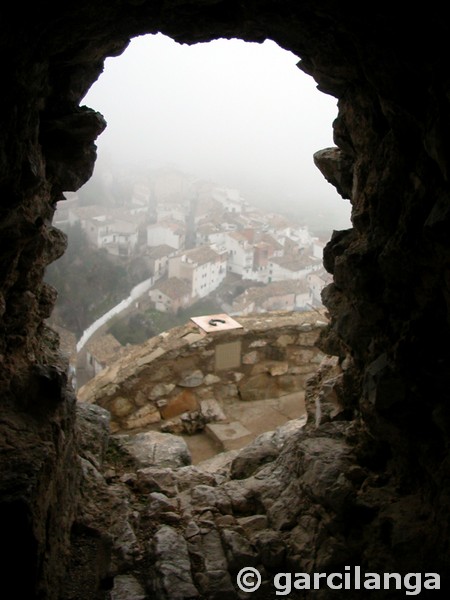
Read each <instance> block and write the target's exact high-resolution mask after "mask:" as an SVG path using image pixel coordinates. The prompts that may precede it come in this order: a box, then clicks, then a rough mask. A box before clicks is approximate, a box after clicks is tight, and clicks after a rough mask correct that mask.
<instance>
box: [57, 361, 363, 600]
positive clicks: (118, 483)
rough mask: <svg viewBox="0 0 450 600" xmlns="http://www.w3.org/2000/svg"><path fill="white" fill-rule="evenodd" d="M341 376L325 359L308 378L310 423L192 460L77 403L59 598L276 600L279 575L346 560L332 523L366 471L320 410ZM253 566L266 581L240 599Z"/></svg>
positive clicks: (179, 445) (178, 446)
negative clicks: (75, 500) (69, 526)
mask: <svg viewBox="0 0 450 600" xmlns="http://www.w3.org/2000/svg"><path fill="white" fill-rule="evenodd" d="M341 376H342V374H341V373H340V369H339V368H338V367H337V363H336V361H332V360H328V361H325V362H324V363H323V365H322V366H321V368H320V369H319V373H318V374H317V375H316V376H315V377H313V378H312V379H311V381H310V385H309V388H308V390H307V394H306V405H307V408H308V410H309V413H310V421H309V423H308V425H307V426H306V427H305V419H304V418H299V419H291V420H289V421H287V422H286V423H285V424H284V425H281V426H279V427H276V428H275V429H274V430H273V431H271V432H266V433H262V434H260V435H259V436H257V437H256V438H255V439H254V440H253V441H252V442H251V443H250V444H249V445H248V446H245V447H244V448H241V449H234V450H230V451H229V452H224V453H221V454H219V455H217V456H215V457H214V458H210V459H209V460H206V461H203V462H199V463H198V464H196V465H192V464H191V463H192V457H191V453H190V451H189V448H188V446H187V444H186V442H185V441H184V440H183V438H182V437H181V436H174V435H172V434H167V433H161V432H159V431H147V432H141V433H138V434H136V435H124V434H122V435H119V434H118V435H112V436H111V435H110V434H109V414H108V412H107V411H106V410H104V409H103V408H101V407H99V406H97V405H95V404H85V403H79V405H78V431H79V436H80V444H81V448H82V453H81V456H80V461H81V466H82V471H83V478H82V487H81V494H80V502H79V507H78V516H77V519H76V523H75V525H74V528H73V532H72V538H73V539H72V548H73V553H72V560H71V569H70V576H69V577H68V578H67V583H66V589H65V595H64V598H63V600H75V599H78V598H83V600H89V599H91V598H92V599H102V600H104V599H110V600H125V599H126V600H144V599H147V598H157V599H161V600H163V599H164V600H169V599H170V600H176V599H188V598H204V599H209V600H221V599H233V598H247V597H248V598H250V597H251V598H258V599H263V598H273V597H275V595H274V588H273V583H272V579H273V576H274V574H275V573H276V572H277V571H280V570H282V571H297V572H298V571H301V572H309V571H311V569H318V568H320V567H324V566H326V565H327V564H329V563H330V559H331V558H332V556H333V554H334V553H336V552H339V553H340V557H341V558H344V559H345V557H347V558H350V556H349V554H350V555H351V552H352V549H351V548H344V547H343V544H342V540H340V539H339V535H333V529H336V523H337V522H340V521H342V520H343V519H344V520H345V519H346V518H348V517H347V515H348V509H349V505H351V504H354V503H355V499H356V497H357V495H358V493H359V490H360V488H361V485H362V483H363V481H364V480H365V479H367V476H368V474H367V473H366V472H364V470H363V469H361V467H358V466H356V465H355V464H354V459H353V452H352V450H351V446H350V445H349V443H348V441H349V439H350V438H351V436H352V429H353V428H354V424H353V425H351V424H350V423H349V422H347V421H345V420H335V421H331V420H330V419H331V418H333V417H332V416H330V413H329V412H328V413H327V406H328V407H330V406H332V410H333V411H334V412H335V413H336V406H337V405H336V394H338V390H339V384H340V378H341ZM319 382H320V384H321V386H322V387H321V388H320V389H322V391H321V392H320V393H319V392H318V390H319V387H318V386H319ZM324 382H325V384H326V385H325V387H324V386H323V384H324ZM324 389H325V390H326V389H328V390H329V394H328V395H329V397H328V399H327V398H326V397H325V396H324V392H323V390H324ZM317 394H319V395H320V398H319V397H318V396H317ZM325 395H326V394H325ZM331 396H333V398H332V403H330V402H329V400H330V398H331ZM317 402H321V404H322V411H321V415H322V416H321V418H320V422H318V423H314V424H313V423H312V421H314V420H315V419H316V418H317V415H316V410H315V407H316V405H317ZM313 413H314V414H315V416H314V417H313ZM316 424H317V425H319V429H317V428H316V427H315V426H316ZM321 540H322V541H321ZM313 549H314V551H313ZM249 566H251V567H256V568H257V569H258V571H259V572H260V574H261V577H262V585H261V588H260V590H259V591H258V592H257V593H256V592H255V593H253V594H244V593H243V592H241V591H240V590H239V589H238V587H237V585H236V575H237V573H238V572H239V570H240V569H241V568H243V567H249ZM319 594H320V592H317V593H316V595H315V596H314V597H317V598H320V597H322V596H320V595H319ZM289 597H291V598H294V597H295V595H294V594H291V595H290V596H289ZM303 597H305V596H303ZM349 597H350V596H349Z"/></svg>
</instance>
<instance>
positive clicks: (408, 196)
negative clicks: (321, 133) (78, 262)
mask: <svg viewBox="0 0 450 600" xmlns="http://www.w3.org/2000/svg"><path fill="white" fill-rule="evenodd" d="M1 12H2V15H1V17H2V18H1V19H0V23H1V25H0V31H1V37H0V44H1V53H0V56H1V58H0V60H1V64H2V71H1V72H2V73H3V78H4V90H3V92H2V95H1V98H0V106H1V111H0V114H1V117H0V118H1V128H0V131H1V133H0V190H1V202H2V204H1V209H0V228H1V237H0V248H1V250H0V317H1V323H0V358H1V371H0V382H1V388H2V395H1V403H2V420H1V423H0V432H1V434H0V447H1V449H2V452H1V455H0V460H1V473H2V475H1V487H0V489H1V505H0V514H1V515H2V522H4V523H5V533H4V536H3V539H2V545H3V546H4V547H5V549H6V552H7V553H8V549H10V550H11V551H10V552H9V557H10V558H9V562H8V561H7V562H6V563H5V564H4V565H3V566H4V573H5V574H4V578H3V581H4V582H5V586H6V582H7V581H11V569H10V567H11V564H13V563H15V562H17V561H20V560H21V559H22V554H21V550H22V549H23V548H26V552H25V560H24V562H23V565H22V566H23V569H24V572H23V579H22V580H21V581H13V586H15V589H16V590H17V592H20V591H22V592H24V593H25V594H26V595H27V596H28V597H32V594H34V595H35V597H39V598H57V597H58V590H59V586H60V583H61V581H62V578H63V577H64V560H63V559H62V557H64V556H66V554H67V553H66V551H67V548H68V546H69V533H70V527H71V523H72V521H73V518H74V515H75V513H76V509H77V506H76V504H77V502H76V498H77V495H76V490H77V488H78V485H79V482H80V478H81V471H80V469H79V463H78V461H77V452H78V447H77V440H76V436H75V411H74V402H75V401H74V398H73V397H72V396H71V394H70V392H68V390H67V388H66V381H65V371H64V365H62V364H61V362H60V359H59V357H58V348H57V340H55V339H54V337H53V336H52V334H51V333H50V332H49V331H48V330H47V329H46V328H45V326H44V324H43V321H44V319H45V318H46V317H47V316H48V315H49V314H50V312H51V310H52V306H53V304H54V300H55V292H54V290H52V289H51V288H49V287H48V286H46V285H45V284H43V282H42V277H43V272H44V269H45V266H46V265H47V264H49V263H50V262H51V261H52V260H54V259H55V258H57V257H58V256H59V255H60V254H61V253H62V252H63V251H64V247H65V240H64V236H63V235H62V234H61V233H60V232H58V231H57V230H55V229H54V228H53V227H52V225H51V220H52V215H53V211H54V206H55V203H56V201H58V200H59V199H60V198H61V194H62V192H63V191H68V190H74V189H77V188H78V187H80V185H81V184H82V183H84V181H86V180H87V179H88V178H89V177H90V175H91V173H92V168H93V164H94V160H95V145H94V140H95V138H96V137H97V135H98V134H99V133H100V132H101V131H102V130H103V128H104V126H105V124H104V122H103V120H102V118H101V117H100V116H99V115H98V114H96V113H95V112H94V111H91V110H90V109H86V108H80V107H79V100H80V98H82V97H83V95H84V93H85V92H86V90H87V89H88V88H89V87H90V85H91V84H92V83H93V81H94V80H95V79H96V77H97V76H98V74H99V73H100V72H101V69H102V64H103V60H104V59H105V57H106V56H111V55H115V54H118V53H120V52H122V51H123V49H124V48H125V47H126V44H127V41H128V40H129V39H130V37H132V36H135V35H140V34H144V33H155V32H157V31H161V32H163V33H165V34H167V35H170V36H171V37H173V38H174V39H176V40H178V41H181V42H187V43H195V42H198V41H208V40H211V39H213V38H216V37H241V38H242V39H245V40H248V41H262V40H263V39H265V38H266V37H268V38H271V39H273V40H274V41H276V42H277V43H278V44H279V45H280V46H282V47H284V48H286V49H289V50H291V51H293V52H294V53H295V54H296V55H298V56H300V57H301V58H302V68H303V70H304V71H306V72H307V73H309V74H310V75H312V76H313V77H314V79H315V80H316V81H317V83H318V86H319V89H321V90H322V91H324V92H326V93H330V94H333V95H334V96H336V97H337V98H338V99H339V104H338V106H339V116H338V118H337V120H336V122H335V124H334V138H335V143H336V147H337V148H336V150H334V151H333V152H332V153H329V154H325V155H323V154H322V155H319V156H317V163H318V166H319V167H320V168H321V170H322V172H323V173H324V174H325V176H326V177H327V179H329V181H330V182H331V183H333V184H334V185H335V186H336V187H337V189H338V190H339V192H340V193H341V194H342V195H344V196H345V197H348V198H350V200H351V202H352V223H353V227H352V229H350V230H347V231H342V232H335V234H334V235H333V238H332V240H331V241H330V243H329V244H328V247H327V250H326V253H325V258H324V262H325V266H326V268H327V269H328V270H329V271H330V272H331V273H333V276H334V283H333V284H332V285H331V286H330V287H329V288H328V289H327V291H326V294H325V303H326V305H327V307H328V309H329V311H330V315H331V325H330V327H329V329H328V331H327V333H326V334H325V335H324V336H323V339H322V345H323V348H324V349H326V350H327V351H328V352H329V353H331V354H334V355H337V356H339V358H340V361H341V363H342V365H343V367H344V372H343V375H342V378H341V379H342V388H341V398H342V402H343V404H344V408H345V410H344V411H343V413H342V414H341V416H340V419H341V421H340V422H341V423H342V421H344V422H345V423H346V424H348V428H347V429H345V431H346V433H345V435H346V436H347V437H346V441H347V443H348V444H349V447H350V448H351V449H352V455H353V456H354V462H355V465H354V466H355V468H356V466H357V465H359V468H360V469H361V471H359V475H357V474H356V475H355V473H357V471H354V477H355V479H358V478H363V482H362V483H361V482H360V483H361V486H362V487H361V488H360V490H361V489H365V490H366V492H364V493H362V492H358V493H357V494H356V496H355V498H356V500H355V501H354V502H353V501H352V502H353V503H349V504H348V506H347V507H346V508H345V511H344V513H343V514H342V515H340V519H337V520H335V521H334V523H335V527H336V535H337V536H338V537H339V539H341V541H342V544H343V547H345V548H347V549H348V548H350V549H351V550H352V552H353V553H355V552H356V553H358V552H359V553H360V554H361V556H362V560H363V561H365V564H367V565H369V566H373V565H378V566H380V565H381V566H387V565H388V562H389V561H391V563H389V564H392V565H396V566H397V567H398V569H403V570H405V569H407V570H413V571H419V572H421V571H422V572H424V571H425V570H431V571H439V570H440V571H441V572H442V573H444V572H445V570H446V569H447V570H448V564H449V554H448V539H449V531H448V497H449V491H450V490H449V483H448V477H447V472H448V441H449V435H450V415H449V392H448V383H447V377H448V372H449V366H450V350H449V344H448V340H449V325H450V320H449V285H450V275H449V273H450V268H449V267H450V260H449V259H450V249H449V236H448V233H449V232H448V229H449V222H450V212H449V208H448V206H449V184H448V176H449V153H448V150H447V139H448V132H449V129H450V118H449V115H450V111H449V105H448V103H449V100H448V99H449V87H450V86H449V81H448V75H447V71H448V59H447V58H446V51H445V43H446V42H445V41H446V39H448V33H449V32H448V25H447V23H446V20H445V19H444V18H442V15H441V14H440V13H439V11H434V9H433V8H432V7H429V8H428V11H427V12H426V13H424V12H422V11H419V10H418V9H413V8H411V7H410V8H409V11H408V14H402V15H400V16H398V17H396V16H394V15H393V14H392V12H391V10H390V6H389V5H388V4H387V3H379V2H378V3H365V4H364V5H363V6H361V7H360V8H353V9H352V10H350V9H347V8H345V7H342V4H341V3H335V2H332V1H330V0H321V1H318V2H317V1H316V2H302V3H299V2H293V1H287V2H283V3H280V2H275V1H274V0H264V1H263V2H254V1H252V0H242V1H241V2H237V1H234V0H233V1H231V2H228V1H223V0H222V1H221V0H185V1H179V0H167V1H163V0H159V1H155V2H153V1H152V2H150V1H145V0H129V1H128V2H125V1H122V0H120V1H119V0H115V1H113V2H104V1H103V0H102V1H99V2H97V3H95V5H92V4H91V3H89V2H86V1H84V0H82V1H79V2H77V3H75V2H71V1H69V2H66V3H64V5H63V6H59V7H57V8H56V7H54V6H53V5H52V4H51V3H39V4H38V3H36V5H34V6H32V7H31V8H29V9H27V13H26V14H23V13H22V12H21V9H20V7H19V6H14V7H9V12H8V13H7V14H3V13H4V12H5V9H4V8H2V10H1ZM423 39H429V42H428V43H427V44H426V45H424V44H421V43H419V42H418V40H423ZM340 426H341V425H340ZM336 427H337V426H336V424H335V423H333V422H332V423H331V424H330V423H327V424H324V425H323V426H321V427H319V428H318V429H317V430H315V429H314V427H313V428H312V431H310V433H309V435H311V436H312V437H313V438H314V436H315V437H316V438H317V439H318V438H324V437H325V438H327V439H334V437H335V436H337V435H341V436H342V435H343V433H342V431H341V432H338V431H337V429H336ZM345 427H347V425H346V426H345ZM337 428H338V427H337ZM292 453H293V454H294V455H295V448H293V449H292ZM374 482H375V484H376V485H375V484H374ZM364 485H365V486H366V487H365V488H364V487H363V486H364ZM371 486H372V487H371ZM375 489H376V490H377V492H376V493H375V491H374V490H375ZM367 490H369V491H367ZM375 496H377V499H375ZM316 501H317V503H318V504H319V505H320V503H321V502H322V501H321V499H320V498H316ZM389 506H390V507H391V508H390V509H389V508H388V507H389ZM322 508H323V511H324V515H325V516H324V518H326V515H328V514H329V513H330V511H331V512H332V510H331V509H330V508H329V507H327V506H323V507H322ZM352 511H353V514H354V515H355V517H354V519H350V520H346V519H345V518H344V517H345V514H347V513H351V512H352ZM339 528H340V529H339ZM382 557H383V558H382ZM341 558H342V560H344V559H345V552H343V554H342V557H341ZM339 560H340V559H339V558H338V559H336V561H337V563H339ZM330 561H331V559H330ZM331 562H332V561H331ZM25 582H26V583H25ZM18 595H19V594H18Z"/></svg>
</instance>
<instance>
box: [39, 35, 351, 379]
mask: <svg viewBox="0 0 450 600" xmlns="http://www.w3.org/2000/svg"><path fill="white" fill-rule="evenodd" d="M149 38H153V40H149ZM234 42H236V44H238V46H236V44H234ZM152 44H153V45H152ZM154 44H156V45H154ZM205 46H209V47H210V48H209V50H208V52H206V51H205V50H206V49H205ZM202 47H203V48H202ZM201 52H203V54H202V53H201ZM257 53H260V54H261V56H258V60H256V54H257ZM163 56H164V57H165V58H164V60H163V58H162V57H163ZM202 56H203V57H206V58H204V59H203V58H202ZM122 59H123V63H120V61H121V60H122ZM288 59H289V60H288ZM127 61H128V62H127ZM159 62H161V64H159ZM295 63H296V60H295V57H293V55H291V54H290V53H287V52H285V51H283V50H282V49H280V48H279V47H277V46H276V45H275V44H273V43H271V44H268V43H265V44H263V45H258V44H245V43H243V42H237V40H233V41H231V42H230V41H225V40H219V41H217V42H216V43H215V46H214V43H211V44H208V45H205V44H198V45H195V46H192V47H182V46H180V45H179V44H175V42H173V41H172V40H169V39H168V38H164V37H163V36H149V37H147V38H142V39H137V40H135V41H134V42H133V43H132V44H131V46H130V48H129V49H128V50H127V51H126V52H125V54H124V55H123V56H122V57H119V58H116V59H111V62H110V64H109V65H108V66H107V69H106V70H105V73H104V74H103V75H102V76H101V77H100V79H99V82H98V84H97V85H96V86H94V87H93V89H92V90H91V92H90V93H89V94H88V96H87V97H86V98H85V103H86V104H87V105H88V106H90V107H92V108H94V109H95V110H98V111H99V112H101V113H102V114H103V115H104V116H105V118H106V120H107V122H108V127H107V129H106V130H105V132H104V133H103V134H102V135H101V136H100V138H99V139H98V159H97V165H96V168H95V171H94V175H93V177H92V179H91V180H90V181H89V182H87V184H86V185H85V186H83V187H82V188H81V189H80V190H79V191H78V192H77V193H66V194H65V196H66V200H65V201H62V202H59V203H58V207H57V211H56V214H55V218H54V224H55V226H56V227H58V228H60V229H62V230H63V231H64V232H65V233H66V234H67V235H68V249H67V252H66V253H65V255H64V256H63V257H62V258H61V259H59V260H58V261H56V262H55V263H54V264H52V265H51V266H50V267H49V268H48V271H47V281H48V282H49V283H51V284H52V285H54V287H55V288H56V289H58V291H59V298H58V303H57V305H56V309H55V311H54V314H53V316H52V322H51V325H52V326H53V327H55V328H56V329H57V330H58V332H59V333H60V336H61V340H62V342H63V345H64V346H65V348H66V351H67V353H68V354H70V355H72V360H73V364H74V365H75V364H76V358H74V353H75V346H76V343H77V342H78V345H79V344H80V340H82V343H83V344H84V342H85V343H86V349H87V350H88V352H87V354H86V361H87V364H86V373H87V374H86V377H87V378H89V377H91V376H93V375H95V374H96V373H98V372H99V371H100V370H101V369H103V368H104V367H105V366H107V365H108V364H110V362H111V361H112V360H113V359H114V358H116V357H117V356H119V355H120V353H121V352H122V351H123V348H124V346H126V345H127V344H137V343H142V342H143V341H145V340H146V339H148V338H149V337H151V336H154V335H156V334H158V333H160V332H161V331H165V330H167V329H170V328H171V327H174V326H175V325H178V324H183V323H185V322H186V321H187V320H188V319H189V317H191V316H197V315H204V314H213V313H222V312H225V313H228V314H229V315H233V316H236V317H237V316H239V315H246V314H250V313H264V312H265V311H272V310H286V311H310V310H314V309H320V308H322V304H321V296H320V293H321V290H322V289H323V287H324V286H325V285H327V283H329V281H330V279H331V278H330V276H329V275H328V274H327V273H326V271H325V270H324V268H323V265H322V253H323V248H324V245H325V244H326V242H327V240H328V239H329V237H330V235H331V233H332V231H333V229H342V228H346V227H348V225H349V205H348V202H347V201H344V200H343V199H342V198H340V197H339V196H338V195H337V193H336V192H335V190H334V188H332V186H330V185H329V184H328V183H327V182H326V181H325V180H324V178H323V176H322V175H321V174H320V172H319V171H318V170H317V169H316V168H315V166H314V164H313V158H312V155H313V153H314V152H315V151H317V150H320V149H322V148H324V147H327V146H332V145H333V141H332V128H331V125H332V120H333V116H334V114H335V112H336V108H335V103H334V101H333V98H330V97H326V96H325V95H324V94H320V93H319V92H318V91H317V90H315V89H314V84H313V82H312V80H311V81H309V79H308V78H307V77H306V76H305V75H304V74H303V73H301V72H300V71H299V69H298V68H297V67H296V66H295ZM121 64H122V66H121ZM110 69H111V71H110ZM114 71H117V72H116V73H114ZM305 80H306V83H305ZM286 81H287V82H290V83H289V84H287V83H286ZM118 82H119V83H118ZM299 82H301V83H299ZM102 85H103V89H102V87H101V86H102ZM299 85H300V87H301V86H302V85H305V86H306V87H305V88H302V89H300V87H298V86H299ZM114 86H116V87H115V88H114ZM125 89H126V90H127V91H126V94H125V93H124V92H123V90H125ZM311 92H313V94H312V95H311ZM302 101H303V103H304V104H302ZM299 140H304V144H301V147H300V142H299ZM105 315H106V316H105ZM98 319H100V322H99V325H100V326H99V327H95V326H93V324H95V323H96V322H97V320H98ZM102 319H103V320H102ZM86 332H88V334H86ZM74 368H75V367H74Z"/></svg>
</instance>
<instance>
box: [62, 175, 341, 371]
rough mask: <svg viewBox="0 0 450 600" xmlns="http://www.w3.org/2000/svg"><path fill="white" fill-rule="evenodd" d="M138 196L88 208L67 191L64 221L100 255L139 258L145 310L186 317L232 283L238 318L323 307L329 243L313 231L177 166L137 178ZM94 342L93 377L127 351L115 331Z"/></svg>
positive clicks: (226, 304)
mask: <svg viewBox="0 0 450 600" xmlns="http://www.w3.org/2000/svg"><path fill="white" fill-rule="evenodd" d="M130 190H131V197H130V198H129V199H128V201H127V202H126V203H124V205H122V206H116V205H112V204H108V203H105V202H103V203H92V204H90V205H83V204H82V203H81V202H80V199H79V197H78V196H77V195H76V194H72V195H71V194H67V199H66V200H64V201H63V202H60V203H58V207H57V210H56V213H55V219H54V223H55V225H56V227H59V228H61V229H63V230H64V229H65V228H66V227H67V226H68V225H69V226H70V225H74V224H76V223H77V224H78V225H79V226H81V228H82V230H83V231H84V232H85V234H86V238H87V240H88V243H89V244H90V245H91V246H92V248H94V249H104V251H106V252H107V253H108V255H109V256H110V257H111V258H112V259H113V260H115V261H118V262H119V263H121V264H124V265H127V264H128V263H130V262H131V261H133V260H136V258H138V259H139V262H140V265H141V270H142V279H143V280H144V282H145V285H144V287H143V289H145V295H143V296H142V299H141V300H140V302H141V303H144V304H146V305H150V306H152V307H153V308H154V309H155V310H156V311H159V312H161V313H166V314H169V315H170V314H172V315H176V314H178V313H179V312H180V311H184V310H186V309H189V307H191V306H192V305H194V304H196V303H197V302H198V301H199V300H201V299H205V298H211V297H214V298H216V299H217V296H215V294H217V293H218V291H219V290H223V289H224V286H226V284H227V282H229V281H230V282H233V286H232V288H233V290H234V293H233V294H231V295H229V296H228V297H227V298H226V299H224V297H223V296H220V306H221V308H222V310H223V311H224V312H226V313H228V314H230V315H247V314H252V313H263V312H267V311H273V310H285V311H310V310H312V309H321V308H323V306H322V303H321V295H320V294H321V291H322V289H323V288H324V286H325V285H327V284H328V283H329V282H330V280H331V278H330V276H329V275H328V274H327V273H326V272H325V270H324V268H323V265H322V254H323V248H324V244H325V240H322V239H320V238H319V237H317V236H314V235H313V234H312V233H311V232H310V231H309V229H308V227H307V226H306V225H304V224H297V223H295V222H293V220H292V219H289V218H287V217H285V216H284V215H282V214H278V213H277V212H276V211H273V212H266V211H263V210H261V209H259V208H256V207H255V206H252V205H251V204H250V203H249V202H248V201H246V199H245V198H243V197H242V195H241V193H240V191H239V190H237V189H231V188H223V187H219V186H217V185H216V184H214V183H213V182H209V181H204V180H199V179H195V178H193V177H189V176H187V175H186V174H184V173H181V172H179V171H177V170H175V169H171V168H167V169H161V170H160V171H158V172H157V173H156V174H154V175H153V177H152V178H141V179H139V180H136V181H133V182H132V185H131V186H130ZM60 333H61V332H60ZM105 337H107V339H105ZM89 344H90V345H89ZM89 344H88V346H87V349H88V354H87V357H88V358H87V362H88V363H89V364H88V367H89V365H90V366H92V369H91V372H90V376H93V375H95V374H96V373H98V372H99V371H100V370H101V369H102V368H104V367H105V366H107V365H108V364H109V363H110V361H111V360H112V358H113V357H115V356H117V354H118V352H119V353H120V349H121V348H122V346H121V344H120V343H119V342H118V341H117V340H114V337H113V336H112V335H111V334H108V335H107V336H103V337H102V338H100V339H99V337H98V336H94V338H93V339H92V340H91V341H90V342H89ZM78 362H79V360H78ZM88 370H89V369H88Z"/></svg>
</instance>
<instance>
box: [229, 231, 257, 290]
mask: <svg viewBox="0 0 450 600" xmlns="http://www.w3.org/2000/svg"><path fill="white" fill-rule="evenodd" d="M249 237H250V236H249V235H248V234H246V233H244V232H242V231H230V232H227V233H226V235H225V248H226V250H227V253H228V271H230V272H231V273H236V274H237V275H240V276H241V277H243V278H244V279H246V278H249V277H250V276H251V272H252V270H253V260H254V247H253V243H252V242H251V241H250V240H249Z"/></svg>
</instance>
